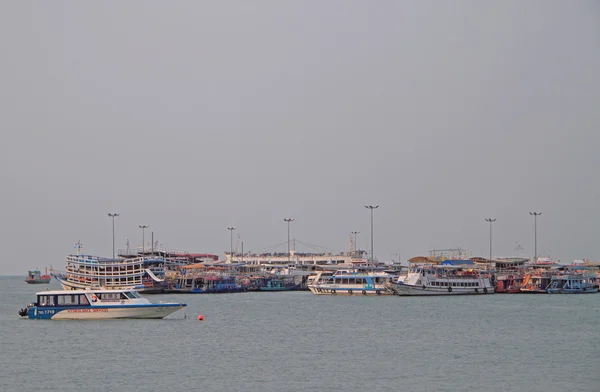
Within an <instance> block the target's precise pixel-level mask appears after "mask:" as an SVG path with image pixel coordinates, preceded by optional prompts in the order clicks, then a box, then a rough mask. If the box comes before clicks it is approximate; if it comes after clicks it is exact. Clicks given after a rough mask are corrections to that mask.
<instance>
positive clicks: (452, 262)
mask: <svg viewBox="0 0 600 392" xmlns="http://www.w3.org/2000/svg"><path fill="white" fill-rule="evenodd" d="M473 264H475V263H474V262H473V260H444V261H443V262H442V264H441V265H473Z"/></svg>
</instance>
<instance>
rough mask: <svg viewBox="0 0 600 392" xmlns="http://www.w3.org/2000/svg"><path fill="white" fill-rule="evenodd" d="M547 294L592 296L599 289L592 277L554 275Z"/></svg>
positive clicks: (570, 274)
mask: <svg viewBox="0 0 600 392" xmlns="http://www.w3.org/2000/svg"><path fill="white" fill-rule="evenodd" d="M547 292H548V294H591V293H597V292H598V287H597V286H596V285H595V284H594V282H593V279H592V277H590V276H586V275H584V274H573V273H567V274H557V275H554V276H553V277H552V279H551V280H550V284H549V285H548V288H547Z"/></svg>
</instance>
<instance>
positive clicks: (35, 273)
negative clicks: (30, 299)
mask: <svg viewBox="0 0 600 392" xmlns="http://www.w3.org/2000/svg"><path fill="white" fill-rule="evenodd" d="M51 280H52V277H51V276H50V275H48V270H47V269H46V272H45V273H44V275H42V273H41V272H40V271H39V270H32V271H28V272H27V279H25V282H27V283H29V284H41V283H50V281H51Z"/></svg>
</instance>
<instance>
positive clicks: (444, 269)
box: [386, 264, 494, 296]
mask: <svg viewBox="0 0 600 392" xmlns="http://www.w3.org/2000/svg"><path fill="white" fill-rule="evenodd" d="M386 287H387V289H388V290H389V291H391V292H392V293H394V294H396V295H401V296H405V295H461V294H462V295H465V294H493V293H494V286H493V285H492V283H491V281H490V277H489V276H488V274H485V273H483V272H478V271H476V270H473V269H467V268H464V267H455V266H452V265H433V264H424V265H411V266H410V268H409V271H408V274H407V275H406V277H404V278H403V279H399V280H398V281H397V282H390V283H388V284H387V286H386Z"/></svg>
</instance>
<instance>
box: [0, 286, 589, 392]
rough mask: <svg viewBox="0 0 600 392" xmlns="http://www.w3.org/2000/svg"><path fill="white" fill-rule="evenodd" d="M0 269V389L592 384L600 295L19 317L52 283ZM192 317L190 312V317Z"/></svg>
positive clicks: (191, 306) (281, 296) (265, 297)
mask: <svg viewBox="0 0 600 392" xmlns="http://www.w3.org/2000/svg"><path fill="white" fill-rule="evenodd" d="M23 279H24V277H0V391H2V392H12V391H22V392H25V391H48V392H49V391H61V392H63V391H144V392H147V391H170V392H172V391H261V392H268V391H273V392H274V391H303V390H307V391H308V390H310V391H361V392H364V391H411V392H418V391H452V392H455V391H503V392H507V391H527V392H535V391H540V392H542V391H543V392H552V391H596V392H597V391H600V374H599V371H598V370H597V368H598V362H599V361H600V347H599V343H598V338H599V337H600V332H599V322H600V306H599V305H600V294H587V295H546V294H538V295H535V294H533V295H526V294H522V295H510V294H495V295H485V296H452V297H397V296H381V297H370V296H369V297H363V296H324V295H313V294H311V293H310V292H305V291H301V292H268V293H263V292H255V293H236V294H201V295H198V294H191V295H184V294H169V295H165V294H161V295H148V296H147V297H148V298H149V299H150V300H151V301H153V302H158V301H171V302H184V303H187V304H188V307H187V308H184V309H183V310H179V311H178V312H176V313H174V314H173V315H171V316H169V318H168V319H164V320H104V321H77V320H65V321H52V320H29V319H22V318H20V317H19V316H18V314H17V312H18V311H19V309H21V308H23V307H25V306H26V305H27V304H28V303H30V302H32V301H33V300H34V293H35V292H36V291H41V290H45V289H59V288H60V286H59V285H58V283H57V282H56V281H53V282H52V283H50V284H49V285H28V284H26V283H25V282H24V281H23ZM200 314H202V315H203V316H204V321H198V315H200Z"/></svg>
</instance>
